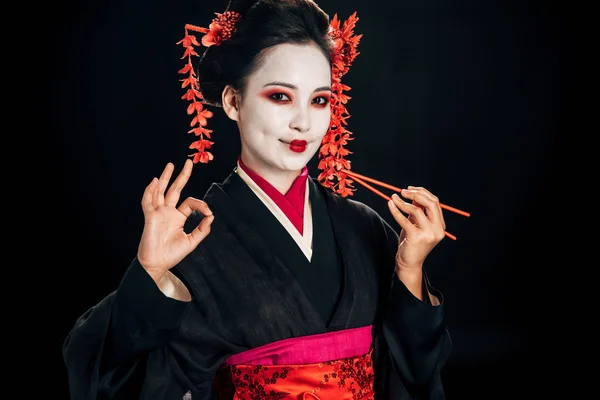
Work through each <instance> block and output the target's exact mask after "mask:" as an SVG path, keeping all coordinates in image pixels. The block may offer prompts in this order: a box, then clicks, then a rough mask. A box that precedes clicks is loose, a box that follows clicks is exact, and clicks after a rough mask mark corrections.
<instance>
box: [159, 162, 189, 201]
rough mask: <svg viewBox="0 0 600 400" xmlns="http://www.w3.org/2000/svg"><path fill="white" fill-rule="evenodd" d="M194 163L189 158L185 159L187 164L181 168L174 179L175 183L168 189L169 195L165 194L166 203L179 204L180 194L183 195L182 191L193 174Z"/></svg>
mask: <svg viewBox="0 0 600 400" xmlns="http://www.w3.org/2000/svg"><path fill="white" fill-rule="evenodd" d="M193 164H194V163H193V162H192V160H190V159H189V158H188V159H187V160H185V164H184V165H183V168H182V169H181V172H180V173H179V175H177V178H175V180H174V181H173V184H172V185H171V187H170V188H169V190H168V191H167V195H166V196H165V205H167V206H171V207H175V206H177V202H178V201H179V196H181V191H182V190H183V188H184V187H185V185H186V183H187V182H188V180H189V179H190V176H191V175H192V165H193Z"/></svg>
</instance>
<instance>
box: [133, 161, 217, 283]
mask: <svg viewBox="0 0 600 400" xmlns="http://www.w3.org/2000/svg"><path fill="white" fill-rule="evenodd" d="M192 166H193V163H192V161H191V160H189V159H188V160H186V162H185V165H184V166H183V169H182V170H181V172H180V173H179V175H178V176H177V178H176V179H175V181H173V184H172V185H171V187H170V188H169V190H168V191H167V194H166V195H164V193H165V189H166V188H167V186H168V184H169V180H170V179H171V175H172V173H173V169H174V168H175V167H174V166H173V164H172V163H168V164H167V166H166V167H165V169H164V170H163V172H162V174H161V176H160V178H159V179H157V178H154V179H153V180H152V182H150V184H149V185H148V186H147V187H146V190H145V191H144V195H143V197H142V210H143V212H144V231H143V232H142V238H141V240H140V244H139V247H138V254H137V258H138V260H139V262H140V264H142V266H143V267H144V268H145V269H146V271H147V272H148V273H149V274H150V276H152V278H153V279H154V280H155V281H157V282H158V281H159V280H160V279H161V278H162V276H163V275H164V274H165V273H166V272H167V271H168V270H169V269H171V268H173V267H174V266H175V265H177V264H178V263H179V262H180V261H181V260H183V259H184V258H185V257H186V256H187V255H188V254H190V253H191V252H192V250H194V249H195V248H196V246H198V244H200V242H202V240H204V238H205V237H206V236H207V235H208V234H209V233H210V226H211V224H212V221H213V220H214V218H215V217H214V215H213V214H212V212H211V211H210V209H209V208H208V205H207V204H206V202H204V201H202V200H198V199H195V198H193V197H188V198H187V199H185V200H184V201H183V202H182V203H181V205H179V207H176V206H177V202H178V201H179V196H180V194H181V191H182V189H183V187H184V186H185V184H186V183H187V181H188V179H189V177H190V176H191V173H192ZM194 210H196V211H199V212H200V213H202V214H203V215H204V216H205V217H204V218H203V219H202V221H201V222H200V224H198V226H197V227H196V228H194V230H193V231H191V232H190V233H186V232H185V231H184V230H183V227H184V224H185V221H186V220H187V218H188V217H189V216H190V214H191V213H192V211H194Z"/></svg>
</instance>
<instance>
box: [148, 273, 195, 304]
mask: <svg viewBox="0 0 600 400" xmlns="http://www.w3.org/2000/svg"><path fill="white" fill-rule="evenodd" d="M146 272H148V271H146ZM148 274H149V275H150V277H151V278H152V280H154V282H155V283H156V285H157V286H158V289H159V290H160V291H161V292H162V293H163V294H164V295H165V296H167V297H169V298H171V299H174V300H179V301H184V302H189V301H191V300H192V295H191V294H190V291H189V290H188V288H187V287H186V286H185V284H184V283H183V282H182V281H181V279H179V278H178V277H177V276H175V275H174V274H173V273H172V272H171V271H167V272H166V273H164V274H162V276H161V275H156V276H153V274H151V273H148Z"/></svg>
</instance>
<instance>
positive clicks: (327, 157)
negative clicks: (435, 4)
mask: <svg viewBox="0 0 600 400" xmlns="http://www.w3.org/2000/svg"><path fill="white" fill-rule="evenodd" d="M215 14H216V17H215V18H213V20H212V22H211V23H210V25H209V26H208V28H202V27H199V26H195V25H191V24H186V25H185V36H184V38H183V39H181V40H180V41H179V42H177V44H181V45H182V46H183V48H184V49H185V51H184V54H183V56H182V57H181V59H185V60H186V64H185V66H184V67H183V68H182V69H180V70H179V71H178V73H179V74H183V75H187V77H186V78H185V79H181V80H180V81H181V87H182V88H184V89H185V88H187V91H186V92H185V94H184V95H183V96H182V97H181V98H182V99H183V100H186V101H189V102H190V104H189V105H188V108H187V113H188V114H189V115H194V117H193V118H192V121H191V122H190V126H191V129H190V130H189V131H188V133H193V134H194V135H195V136H196V137H198V139H197V140H196V141H194V142H193V143H192V144H190V146H189V148H190V149H195V150H196V152H195V153H193V154H190V157H193V162H194V163H199V162H200V163H208V162H209V161H211V160H213V158H214V156H213V154H212V153H211V152H210V151H209V150H210V149H211V147H212V145H213V144H214V142H212V141H210V140H209V139H211V137H210V135H211V133H212V130H210V129H207V128H206V125H207V122H208V119H209V118H211V117H212V116H213V113H212V112H211V111H210V110H208V109H206V108H204V103H203V97H202V93H201V92H200V85H199V81H198V76H197V75H196V72H195V71H194V67H193V66H192V57H198V56H199V55H198V53H197V52H196V50H195V48H196V46H200V45H201V44H202V46H204V47H207V48H208V47H210V46H218V45H220V44H221V43H222V42H224V41H226V40H227V39H229V38H230V37H231V35H233V34H234V33H235V31H236V24H237V23H238V22H239V20H240V19H241V16H240V14H239V13H236V12H235V11H226V12H224V13H215ZM357 21H358V17H357V16H356V12H354V13H353V14H352V15H350V17H348V19H347V20H346V21H344V22H343V23H341V21H340V20H339V19H338V16H337V14H335V15H334V16H333V19H332V20H331V22H330V24H329V32H328V34H329V37H330V38H331V40H332V41H333V49H332V52H331V91H332V93H331V98H330V107H331V120H330V123H329V128H328V130H327V133H326V134H325V136H324V137H323V140H322V142H321V148H320V150H319V155H318V157H319V160H320V161H319V166H318V168H319V170H320V171H322V172H321V173H320V174H319V177H318V181H319V182H320V183H321V184H322V185H323V186H325V187H327V188H329V189H331V190H332V191H333V192H335V193H337V194H339V195H340V196H342V197H347V196H352V195H353V194H354V191H355V190H356V189H354V188H353V187H352V184H353V183H354V182H358V183H359V184H361V185H362V186H364V187H366V188H367V189H369V190H371V191H372V192H373V193H375V194H377V195H379V196H381V197H383V198H384V199H385V200H387V201H389V200H390V197H389V196H387V195H386V194H384V193H382V192H380V191H379V190H377V189H376V188H374V187H373V186H371V185H369V184H368V183H367V182H370V183H373V184H376V185H380V186H382V187H385V188H387V189H390V190H393V191H395V192H398V193H400V192H401V189H400V188H398V187H395V186H392V185H388V184H386V183H383V182H381V181H377V180H375V179H372V178H369V177H366V176H364V175H360V174H357V173H354V172H352V171H351V165H350V161H349V160H348V159H346V156H347V155H349V154H352V152H351V151H349V150H347V149H346V147H345V146H346V145H347V144H348V142H349V141H351V140H353V139H354V138H353V137H352V132H350V131H349V130H347V129H346V126H347V125H348V122H347V120H348V118H350V114H349V113H348V110H347V109H346V104H347V103H348V100H350V99H351V97H350V96H348V95H347V94H346V93H345V92H347V91H349V90H350V87H349V86H347V85H344V84H343V83H342V77H343V76H344V75H345V74H346V73H348V71H349V70H350V67H351V66H352V63H353V62H354V59H355V58H356V56H358V55H359V54H360V53H359V52H358V51H357V50H356V49H357V47H358V43H359V41H360V39H361V37H362V34H361V35H355V34H354V28H355V26H356V22H357ZM190 32H198V33H202V34H203V36H202V39H201V41H200V42H198V40H197V39H196V36H195V35H193V34H191V33H190ZM440 206H441V207H442V208H444V209H446V210H449V211H452V212H455V213H457V214H460V215H463V216H467V217H468V216H470V214H469V213H467V212H465V211H461V210H459V209H457V208H454V207H450V206H447V205H445V204H440ZM446 236H448V237H450V238H451V239H454V240H455V239H456V237H455V236H454V235H452V234H450V233H448V232H446Z"/></svg>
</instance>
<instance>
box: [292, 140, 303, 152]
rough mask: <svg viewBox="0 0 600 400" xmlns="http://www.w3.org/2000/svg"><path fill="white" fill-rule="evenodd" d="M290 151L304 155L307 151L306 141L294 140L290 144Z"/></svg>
mask: <svg viewBox="0 0 600 400" xmlns="http://www.w3.org/2000/svg"><path fill="white" fill-rule="evenodd" d="M290 150H291V151H293V152H295V153H302V152H304V150H306V140H297V139H296V140H292V141H291V142H290Z"/></svg>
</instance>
